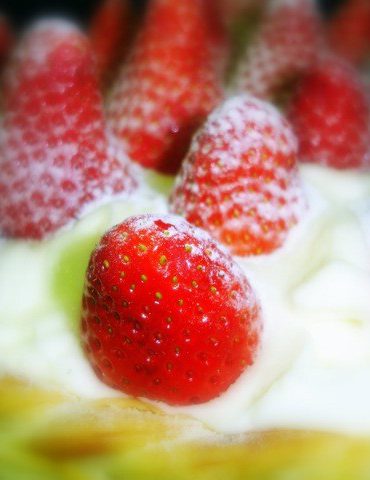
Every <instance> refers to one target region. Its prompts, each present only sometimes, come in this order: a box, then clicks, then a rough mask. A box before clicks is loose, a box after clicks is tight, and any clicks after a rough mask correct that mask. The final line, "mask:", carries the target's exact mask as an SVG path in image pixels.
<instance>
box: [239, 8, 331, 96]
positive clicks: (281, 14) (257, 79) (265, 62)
mask: <svg viewBox="0 0 370 480" xmlns="http://www.w3.org/2000/svg"><path fill="white" fill-rule="evenodd" d="M320 30H321V29H320V21H319V15H318V13H317V11H316V7H315V2H314V0H272V1H271V2H270V3H269V4H268V5H267V7H266V10H265V14H264V15H263V18H262V21H261V26H260V28H259V30H258V31H257V33H256V35H255V38H254V39H253V40H252V41H251V43H250V44H248V45H247V48H246V51H245V54H244V55H242V58H241V60H240V61H239V64H238V67H237V70H236V74H235V78H234V81H233V89H234V91H239V92H246V93H249V94H251V95H254V96H256V97H259V98H263V99H266V98H269V97H272V96H274V95H275V94H277V93H278V91H279V89H280V88H282V87H283V86H284V85H285V84H286V83H287V82H289V81H291V80H292V79H294V78H295V77H296V76H297V75H300V74H301V73H302V72H304V71H305V70H307V69H308V68H309V66H310V65H311V64H312V62H313V60H314V58H315V55H316V53H317V49H318V47H319V44H320V42H321V35H320Z"/></svg>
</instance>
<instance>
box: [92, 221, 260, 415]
mask: <svg viewBox="0 0 370 480" xmlns="http://www.w3.org/2000/svg"><path fill="white" fill-rule="evenodd" d="M260 332H261V313H260V308H259V304H258V301H257V300H256V297H255V295H254V293H253V291H252V289H251V287H250V285H249V283H248V282H247V280H246V278H245V277H244V275H243V274H242V272H241V271H240V270H239V268H238V267H237V266H236V264H234V263H233V260H232V258H231V257H230V256H229V255H228V254H227V253H226V252H225V251H224V250H223V249H222V248H221V247H219V246H218V245H217V243H216V242H215V241H214V240H212V239H211V238H210V237H209V236H208V234H207V233H206V232H204V231H202V230H200V229H197V228H195V227H193V226H192V225H190V224H188V223H187V222H186V221H185V220H183V219H181V218H179V217H176V216H170V215H167V216H157V215H139V216H136V217H130V218H128V219H127V220H125V221H124V222H123V223H122V224H120V225H118V226H116V227H114V228H113V229H111V230H110V231H108V232H107V233H106V234H105V235H104V237H103V238H102V240H101V241H100V243H99V245H98V246H97V248H96V249H95V251H94V252H93V253H92V256H91V259H90V264H89V267H88V270H87V277H86V283H85V291H84V296H83V313H82V342H83V346H84V349H85V351H86V354H87V356H88V358H89V360H90V362H91V364H92V366H93V368H94V370H95V372H96V373H97V375H98V376H99V377H100V378H101V380H103V381H104V382H105V383H107V384H108V385H111V386H113V387H114V388H117V389H119V390H122V391H123V392H126V393H128V394H130V395H134V396H143V397H147V398H151V399H155V400H162V401H165V402H167V403H169V404H176V405H186V404H192V403H201V402H205V401H207V400H210V399H212V398H214V397H217V396H218V395H220V394H221V393H222V392H224V391H225V390H226V389H227V388H228V387H229V386H230V385H231V384H232V383H233V382H235V380H236V379H237V378H238V377H239V376H240V374H241V373H242V372H243V371H244V370H245V369H246V368H247V367H248V366H249V365H251V364H252V363H253V361H254V359H255V356H256V354H257V351H258V346H259V341H260Z"/></svg>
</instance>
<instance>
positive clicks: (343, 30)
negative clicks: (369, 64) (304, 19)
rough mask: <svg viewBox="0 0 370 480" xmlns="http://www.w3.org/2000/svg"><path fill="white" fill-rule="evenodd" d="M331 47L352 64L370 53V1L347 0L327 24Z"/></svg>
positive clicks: (359, 62)
mask: <svg viewBox="0 0 370 480" xmlns="http://www.w3.org/2000/svg"><path fill="white" fill-rule="evenodd" d="M327 33H328V41H329V45H330V47H331V49H332V50H333V51H334V52H336V53H337V54H338V55H341V56H342V57H345V58H346V59H347V60H348V61H350V62H352V63H353V64H355V65H357V64H361V63H362V62H363V61H365V60H366V59H367V58H369V54H370V2H369V0H347V1H346V2H344V3H343V5H341V6H340V8H339V10H338V12H337V13H336V14H335V15H334V16H333V18H332V19H331V20H330V22H329V26H328V32H327Z"/></svg>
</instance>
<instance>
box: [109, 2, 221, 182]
mask: <svg viewBox="0 0 370 480" xmlns="http://www.w3.org/2000/svg"><path fill="white" fill-rule="evenodd" d="M212 5H213V4H212V2H210V0H192V1H191V2H179V1H177V0H152V2H151V3H150V4H149V8H148V11H147V15H146V18H145V19H144V24H143V26H142V30H141V32H140V33H139V36H138V38H137V40H136V42H135V45H134V48H133V52H132V56H131V58H130V59H129V61H128V65H127V66H126V68H124V69H123V70H122V73H121V75H120V78H119V79H118V81H117V83H116V86H115V87H114V90H113V95H112V97H111V99H110V102H109V106H108V119H109V122H110V126H111V129H112V132H113V134H114V135H115V136H116V137H117V138H118V139H119V141H120V142H121V143H122V145H123V147H124V149H125V150H126V152H127V153H128V155H129V156H130V157H131V158H132V159H133V160H134V161H136V162H138V163H140V164H141V165H142V166H144V167H147V168H153V169H156V170H159V171H162V172H165V173H174V172H176V171H177V170H178V168H179V165H180V162H181V160H182V159H183V157H184V155H185V153H186V150H187V148H188V146H189V143H190V139H191V136H192V134H193V132H194V131H195V129H196V128H197V127H198V126H199V125H200V124H201V123H202V121H203V120H204V118H205V117H206V115H207V114H208V113H209V112H210V111H211V110H212V108H213V107H214V106H215V105H216V104H217V103H218V102H219V101H220V99H221V96H222V89H221V71H222V70H223V68H224V64H225V62H224V50H223V48H222V42H223V38H224V37H223V35H222V31H221V30H219V29H221V25H220V22H219V21H217V14H215V13H214V11H213V7H214V5H213V7H212ZM220 52H221V53H220Z"/></svg>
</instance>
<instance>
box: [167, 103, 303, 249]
mask: <svg viewBox="0 0 370 480" xmlns="http://www.w3.org/2000/svg"><path fill="white" fill-rule="evenodd" d="M296 154H297V147H296V139H295V137H294V135H293V133H292V131H291V128H290V126H289V124H288V122H287V121H286V120H285V119H284V118H283V117H282V116H281V115H280V114H279V112H278V111H277V110H276V109H275V107H273V106H272V105H270V104H268V103H267V102H264V101H262V100H258V99H255V98H253V97H250V96H248V95H241V96H237V97H234V98H231V99H229V100H228V101H226V102H225V103H224V104H223V105H222V106H221V107H219V108H218V109H216V110H215V111H214V112H213V113H212V114H211V115H210V116H209V118H208V120H207V121H206V123H205V125H204V126H203V127H202V129H201V130H200V131H199V132H198V133H197V135H196V136H195V138H194V141H193V143H192V145H191V148H190V151H189V153H188V155H187V157H186V159H185V160H184V163H183V167H182V170H181V171H180V173H179V176H178V178H177V181H176V184H175V188H174V191H173V193H172V197H171V208H172V211H174V212H176V213H178V214H182V215H184V216H185V217H186V219H187V220H188V221H189V222H191V223H193V224H195V225H197V226H200V227H202V228H204V229H206V230H208V231H209V232H210V233H211V234H212V235H213V236H214V237H215V238H217V239H218V240H219V241H220V242H222V243H224V244H226V245H227V246H228V247H229V249H230V250H231V252H232V253H233V254H236V255H258V254H262V253H269V252H272V251H273V250H275V249H276V248H278V247H280V246H281V245H282V244H283V243H284V241H285V239H286V237H287V235H288V232H289V230H290V228H291V227H292V226H293V225H294V224H296V223H297V222H298V219H299V218H300V214H301V211H302V209H303V208H304V203H305V202H304V200H303V195H302V189H301V185H300V180H299V176H298V170H297V165H296V163H297V155H296Z"/></svg>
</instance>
